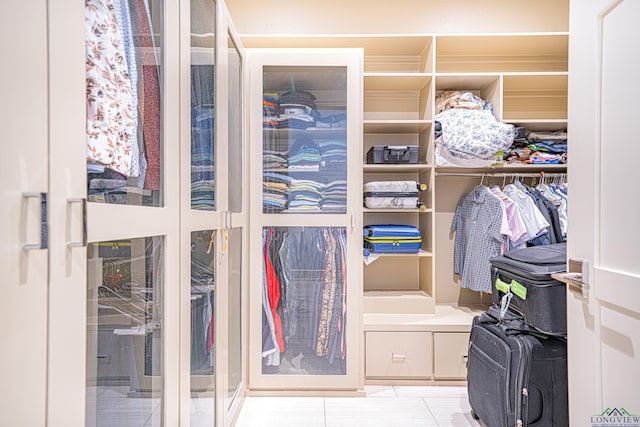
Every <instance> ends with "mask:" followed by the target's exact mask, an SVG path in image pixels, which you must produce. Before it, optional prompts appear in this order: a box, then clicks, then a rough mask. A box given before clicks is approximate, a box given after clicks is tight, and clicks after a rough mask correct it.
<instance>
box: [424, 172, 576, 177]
mask: <svg viewBox="0 0 640 427" xmlns="http://www.w3.org/2000/svg"><path fill="white" fill-rule="evenodd" d="M566 175H567V174H566V173H557V172H555V173H548V172H544V173H540V172H537V173H532V172H528V173H523V172H511V173H508V172H499V173H494V172H486V173H482V172H477V173H476V172H473V173H472V172H436V176H469V177H479V178H480V177H483V176H491V177H498V178H503V177H506V178H508V177H510V176H515V177H523V178H541V177H551V178H554V177H562V176H566Z"/></svg>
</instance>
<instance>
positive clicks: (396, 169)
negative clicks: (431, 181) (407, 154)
mask: <svg viewBox="0 0 640 427" xmlns="http://www.w3.org/2000/svg"><path fill="white" fill-rule="evenodd" d="M432 167H433V166H432V165H430V164H426V163H418V164H411V165H383V164H375V165H373V164H365V165H363V166H362V171H363V172H364V173H367V172H385V173H403V172H420V171H423V170H428V169H431V168H432Z"/></svg>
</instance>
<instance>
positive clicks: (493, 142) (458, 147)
mask: <svg viewBox="0 0 640 427" xmlns="http://www.w3.org/2000/svg"><path fill="white" fill-rule="evenodd" d="M433 119H434V120H436V121H439V122H440V124H441V125H442V145H443V146H444V147H445V148H446V149H447V150H448V152H449V154H451V155H452V156H453V157H457V158H460V159H488V158H489V157H491V156H492V155H494V154H495V153H497V152H498V151H502V150H505V149H507V148H509V147H510V146H511V144H513V138H514V135H515V132H514V127H513V125H511V124H507V123H502V122H499V121H498V120H496V118H495V117H494V116H493V114H491V112H490V111H487V110H467V109H463V108H451V109H448V110H445V111H443V112H442V113H440V114H438V115H436V116H435V117H434V118H433Z"/></svg>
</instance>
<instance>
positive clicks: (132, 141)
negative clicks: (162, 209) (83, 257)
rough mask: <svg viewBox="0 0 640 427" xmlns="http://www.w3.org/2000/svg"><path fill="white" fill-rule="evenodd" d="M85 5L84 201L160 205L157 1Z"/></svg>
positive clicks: (100, 0) (95, 0)
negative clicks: (85, 170)
mask: <svg viewBox="0 0 640 427" xmlns="http://www.w3.org/2000/svg"><path fill="white" fill-rule="evenodd" d="M85 11H86V31H85V35H86V53H87V66H86V79H87V124H86V134H87V184H88V189H87V193H88V200H89V201H90V202H100V203H113V204H124V205H139V206H162V205H163V204H164V197H163V196H164V195H163V190H162V188H163V182H164V178H163V172H164V171H163V170H162V169H163V168H162V164H163V158H162V153H163V152H164V151H165V150H164V149H163V144H164V142H163V137H162V134H161V130H160V129H161V121H162V116H163V111H162V102H161V101H162V80H163V75H162V72H163V67H162V58H163V52H162V33H163V28H162V17H163V14H162V1H161V0H149V1H147V0H87V2H86V8H85Z"/></svg>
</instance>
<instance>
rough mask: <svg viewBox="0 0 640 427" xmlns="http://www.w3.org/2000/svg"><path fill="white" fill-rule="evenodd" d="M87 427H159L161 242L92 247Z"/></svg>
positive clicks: (145, 240)
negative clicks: (119, 426) (117, 426)
mask: <svg viewBox="0 0 640 427" xmlns="http://www.w3.org/2000/svg"><path fill="white" fill-rule="evenodd" d="M87 260H88V269H87V273H88V279H87V397H86V398H87V402H86V410H87V414H86V417H87V418H86V425H87V426H113V425H123V426H132V427H143V426H160V425H162V424H161V420H162V404H163V399H162V372H163V369H164V367H163V366H164V364H163V349H164V340H163V330H164V313H163V300H164V295H163V291H164V275H163V268H162V264H163V260H164V238H163V237H146V238H145V237H143V238H136V239H126V240H118V241H106V242H99V243H91V244H90V245H89V247H88V257H87Z"/></svg>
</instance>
